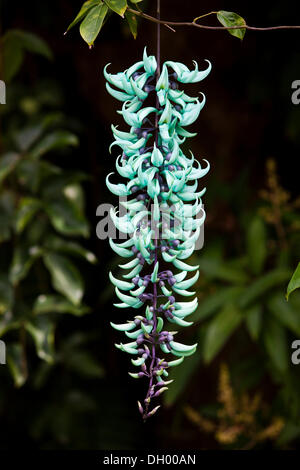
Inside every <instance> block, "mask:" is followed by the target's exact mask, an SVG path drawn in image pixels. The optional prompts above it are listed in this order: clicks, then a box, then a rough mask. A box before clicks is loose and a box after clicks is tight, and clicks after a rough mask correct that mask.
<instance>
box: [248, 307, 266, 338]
mask: <svg viewBox="0 0 300 470" xmlns="http://www.w3.org/2000/svg"><path fill="white" fill-rule="evenodd" d="M245 317H246V325H247V328H248V331H249V333H250V336H251V338H252V339H253V341H257V340H258V337H259V334H260V332H261V327H262V306H261V305H254V306H253V307H250V308H249V309H247V310H246V311H245Z"/></svg>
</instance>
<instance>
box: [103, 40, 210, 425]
mask: <svg viewBox="0 0 300 470" xmlns="http://www.w3.org/2000/svg"><path fill="white" fill-rule="evenodd" d="M207 62H208V61H207ZM194 65H195V68H194V70H189V69H188V68H187V67H186V66H185V65H183V64H181V63H179V62H172V61H167V62H165V63H164V64H163V66H162V71H161V73H160V75H159V76H157V63H156V59H155V57H153V56H147V53H146V49H145V51H144V55H143V60H142V61H140V62H138V63H137V64H135V65H133V66H132V67H130V68H129V69H127V70H126V71H125V72H123V73H117V74H115V75H113V74H110V73H108V71H107V68H108V66H106V67H105V69H104V75H105V78H106V80H107V82H108V83H107V85H106V87H107V90H108V92H109V93H110V94H111V95H112V96H114V97H115V98H116V99H117V100H119V101H121V102H122V103H123V105H122V109H121V110H120V111H118V112H119V113H120V114H122V116H123V118H124V121H125V122H126V123H127V124H128V125H129V126H130V129H129V130H128V131H127V132H123V131H120V130H119V129H118V128H117V127H114V126H112V131H113V135H114V138H115V141H114V142H113V144H112V145H111V147H113V146H117V147H119V148H120V149H121V151H122V153H121V155H120V156H119V157H118V158H117V160H116V170H117V172H118V173H119V175H120V176H122V177H123V178H125V180H126V181H125V182H124V183H117V184H116V183H113V182H112V178H111V175H112V173H110V174H109V175H108V177H107V179H106V184H107V186H108V188H109V190H110V191H111V192H112V193H113V194H115V195H117V196H119V197H122V200H120V204H121V205H122V209H123V208H124V209H125V214H123V215H120V214H119V215H118V213H117V212H116V211H115V210H111V214H110V215H111V217H112V220H113V222H114V224H115V226H116V227H117V229H118V230H120V231H121V232H122V233H125V234H127V235H128V239H127V240H126V241H125V242H122V243H115V242H114V241H113V240H112V239H111V238H110V240H109V241H110V245H111V247H112V249H113V250H114V251H115V252H116V253H117V254H118V255H120V256H121V257H124V258H128V259H129V261H128V262H126V263H125V264H122V265H120V268H121V269H122V270H128V272H125V274H123V279H122V280H121V279H117V278H116V277H115V276H113V274H112V273H110V280H111V282H112V283H113V284H114V286H115V290H116V294H117V296H118V298H119V299H120V301H121V302H120V303H116V304H114V305H115V306H116V307H118V308H121V309H123V308H127V307H131V308H134V309H142V308H143V310H142V313H140V312H139V314H138V315H136V316H135V317H134V319H133V320H130V321H127V322H126V323H123V324H119V325H117V324H115V323H111V325H112V326H113V328H115V329H116V330H119V331H122V332H124V333H125V335H126V336H127V338H128V342H124V343H120V344H117V345H116V347H117V348H119V349H121V350H122V351H124V352H127V353H128V354H130V355H132V359H131V362H132V364H133V366H135V367H137V368H138V369H137V371H133V372H129V374H130V375H131V376H132V377H134V378H142V377H144V378H147V379H148V380H149V387H148V392H147V395H146V398H145V400H144V402H143V403H140V402H138V407H139V411H140V412H141V414H142V416H143V419H147V418H149V417H150V416H152V415H154V413H155V412H156V411H157V409H158V408H159V406H155V407H154V408H153V407H152V400H153V399H155V398H157V397H158V396H159V395H161V394H162V393H163V392H164V391H165V390H167V388H168V385H169V384H170V383H171V382H172V381H171V380H168V371H169V368H172V367H174V366H176V365H178V364H180V363H182V362H183V360H184V359H185V357H186V356H190V355H192V354H193V353H194V352H195V351H196V347H197V344H192V345H185V344H182V343H180V342H178V341H175V339H174V336H175V334H176V333H177V331H170V330H169V329H166V327H165V326H164V325H165V324H166V322H167V323H171V324H174V325H176V327H177V326H178V325H179V326H189V325H191V324H192V322H189V321H187V320H186V317H188V315H190V314H192V313H193V312H194V311H195V310H196V309H197V298H194V299H193V300H191V301H185V302H183V301H178V300H176V296H177V295H178V296H183V297H189V296H194V295H195V292H192V291H190V290H189V289H190V288H191V287H192V286H193V284H194V283H195V282H196V281H197V279H198V277H199V271H198V270H197V269H198V266H190V265H189V264H187V263H186V262H185V261H184V260H186V259H187V258H188V257H189V256H190V255H191V254H192V253H193V251H194V249H195V243H196V241H197V239H198V238H199V234H200V229H201V226H202V224H203V222H204V219H205V212H204V210H203V207H202V202H201V196H202V195H203V194H204V192H205V188H204V189H202V190H199V191H198V190H197V186H198V181H197V180H198V179H199V178H201V177H203V176H204V175H206V173H207V172H208V171H209V163H208V162H207V161H206V160H205V164H204V166H202V165H201V164H200V163H199V162H198V161H197V160H195V159H194V156H193V154H192V153H191V155H190V156H186V155H185V154H184V153H183V151H182V149H181V147H180V146H181V145H182V143H183V142H184V141H185V140H186V138H187V137H193V136H194V135H196V134H193V133H190V132H188V131H187V130H186V129H185V127H186V126H188V125H190V124H192V123H193V122H195V120H196V119H197V118H198V116H199V113H200V111H201V109H202V108H203V106H204V104H205V97H204V95H202V97H201V99H200V100H199V99H198V98H192V97H190V96H188V95H187V94H185V93H184V91H180V90H179V89H178V82H179V83H195V82H199V81H201V80H202V79H204V78H205V77H206V76H207V75H208V74H209V72H210V70H211V64H210V63H209V62H208V67H207V68H206V70H204V71H199V70H198V65H197V64H196V63H194ZM151 97H154V100H153V101H154V105H155V106H146V105H145V104H144V103H145V101H146V100H147V101H150V100H151ZM123 212H124V211H123ZM162 268H163V269H162ZM188 273H191V275H190V277H188ZM187 277H188V278H187ZM124 279H125V280H124ZM172 356H173V357H172Z"/></svg>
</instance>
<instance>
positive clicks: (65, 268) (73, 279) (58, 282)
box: [44, 253, 83, 305]
mask: <svg viewBox="0 0 300 470" xmlns="http://www.w3.org/2000/svg"><path fill="white" fill-rule="evenodd" d="M44 263H45V265H46V267H47V269H48V270H49V272H50V274H51V279H52V285H53V287H54V289H55V290H56V291H57V292H60V293H61V294H63V295H64V296H66V297H67V299H69V300H70V301H71V302H72V303H73V304H74V305H79V304H80V302H81V299H82V296H83V280H82V277H81V274H80V272H79V271H78V269H77V268H76V267H75V266H74V264H73V263H72V262H71V261H70V260H69V259H68V258H66V257H65V256H62V255H58V254H56V253H48V254H47V255H45V256H44Z"/></svg>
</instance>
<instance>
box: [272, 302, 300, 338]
mask: <svg viewBox="0 0 300 470" xmlns="http://www.w3.org/2000/svg"><path fill="white" fill-rule="evenodd" d="M268 308H269V310H270V312H271V313H272V314H273V315H274V317H276V319H277V320H278V321H279V322H280V323H281V324H282V325H284V326H285V327H286V328H289V329H290V330H291V331H292V332H293V333H295V334H296V335H297V336H300V315H299V309H298V308H295V307H293V305H292V304H291V303H287V301H286V300H285V299H284V297H283V296H282V295H281V294H275V295H274V296H273V297H272V298H271V299H270V300H269V301H268Z"/></svg>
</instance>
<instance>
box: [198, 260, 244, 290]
mask: <svg viewBox="0 0 300 470" xmlns="http://www.w3.org/2000/svg"><path fill="white" fill-rule="evenodd" d="M199 264H200V269H201V271H203V272H204V274H206V275H207V276H209V277H211V278H212V279H220V280H222V281H228V282H234V283H237V284H244V283H245V282H246V281H247V280H248V276H247V274H246V273H245V272H244V271H243V270H242V269H240V268H238V267H235V266H230V265H228V264H225V263H224V262H223V261H221V260H216V259H212V258H207V257H203V258H201V259H200V261H199Z"/></svg>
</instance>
